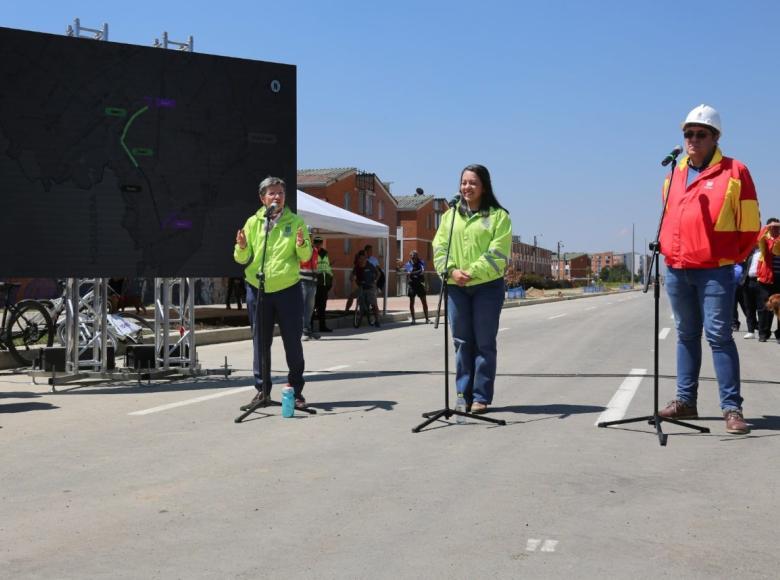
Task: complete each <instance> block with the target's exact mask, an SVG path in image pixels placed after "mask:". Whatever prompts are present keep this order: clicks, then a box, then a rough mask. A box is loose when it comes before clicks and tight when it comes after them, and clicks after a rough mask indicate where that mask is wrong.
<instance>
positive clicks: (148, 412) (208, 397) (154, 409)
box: [128, 365, 349, 416]
mask: <svg viewBox="0 0 780 580" xmlns="http://www.w3.org/2000/svg"><path fill="white" fill-rule="evenodd" d="M348 367H349V365H336V366H334V367H329V368H327V369H322V370H321V371H311V372H308V373H304V375H305V376H307V377H311V376H316V375H320V374H322V373H324V372H325V373H327V372H332V371H338V370H341V369H346V368H348ZM273 382H274V383H277V382H280V383H283V382H286V379H285V378H283V377H281V378H279V379H278V380H276V381H273ZM252 389H254V387H253V386H250V387H236V388H235V389H228V390H227V391H220V392H219V393H212V394H211V395H203V396H202V397H195V398H194V399H185V400H184V401H178V402H176V403H168V404H167V405H159V406H158V407H152V408H151V409H143V410H141V411H133V412H132V413H128V415H135V416H138V415H151V414H152V413H159V412H161V411H168V410H170V409H176V408H178V407H184V406H185V405H194V404H195V403H202V402H204V401H210V400H211V399H219V398H220V397H227V396H228V395H235V394H236V393H243V392H244V391H250V390H252Z"/></svg>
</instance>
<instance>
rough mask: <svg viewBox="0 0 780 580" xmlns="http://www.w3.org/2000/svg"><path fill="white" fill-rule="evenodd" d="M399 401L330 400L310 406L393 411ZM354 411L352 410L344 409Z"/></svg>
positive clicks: (310, 404) (327, 409) (326, 409)
mask: <svg viewBox="0 0 780 580" xmlns="http://www.w3.org/2000/svg"><path fill="white" fill-rule="evenodd" d="M397 404H398V401H329V402H320V401H317V402H314V403H312V402H310V403H309V407H314V408H315V409H322V410H323V411H333V410H334V409H354V410H355V411H362V412H367V411H373V410H375V409H381V410H383V411H392V410H393V407H395V406H396V405H397ZM342 412H352V411H342Z"/></svg>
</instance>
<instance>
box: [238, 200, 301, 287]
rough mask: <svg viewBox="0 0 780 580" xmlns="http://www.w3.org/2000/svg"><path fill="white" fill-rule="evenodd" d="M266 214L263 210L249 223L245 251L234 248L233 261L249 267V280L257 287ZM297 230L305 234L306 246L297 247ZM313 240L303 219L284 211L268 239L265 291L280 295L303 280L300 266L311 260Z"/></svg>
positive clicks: (246, 229) (246, 273) (246, 231)
mask: <svg viewBox="0 0 780 580" xmlns="http://www.w3.org/2000/svg"><path fill="white" fill-rule="evenodd" d="M265 212H266V208H265V207H261V208H260V209H259V210H257V213H255V215H253V216H251V217H250V218H249V219H248V220H246V224H244V234H245V235H246V248H244V249H243V250H242V249H241V248H240V247H239V246H238V244H236V245H235V246H234V247H233V259H234V260H235V261H236V262H238V263H239V264H243V265H245V266H246V268H244V276H245V277H246V281H247V282H249V283H250V284H251V285H252V286H254V287H255V288H257V287H258V280H257V272H258V271H259V270H260V264H261V262H262V260H263V240H264V239H265ZM298 230H301V231H302V232H303V240H304V243H303V245H302V246H299V245H298V244H297V237H298ZM311 252H312V247H311V239H310V238H309V232H308V231H307V229H306V224H305V223H304V221H303V218H301V217H299V216H297V215H296V214H294V213H293V212H292V211H290V208H288V207H286V206H285V208H284V210H283V212H282V215H281V216H279V220H278V221H277V222H276V224H275V225H274V227H273V228H271V231H270V232H269V237H268V257H267V258H266V260H265V291H266V292H269V293H270V292H279V291H280V290H284V289H285V288H289V287H290V286H292V285H293V284H296V283H297V282H298V280H300V263H301V262H302V261H305V260H308V259H309V258H311Z"/></svg>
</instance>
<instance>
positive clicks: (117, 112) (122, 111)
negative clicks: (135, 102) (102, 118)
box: [106, 107, 127, 117]
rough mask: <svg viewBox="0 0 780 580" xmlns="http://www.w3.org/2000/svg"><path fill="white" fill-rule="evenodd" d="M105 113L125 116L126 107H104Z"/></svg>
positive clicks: (111, 115)
mask: <svg viewBox="0 0 780 580" xmlns="http://www.w3.org/2000/svg"><path fill="white" fill-rule="evenodd" d="M106 115H108V116H109V117H127V109H120V108H119V107H106Z"/></svg>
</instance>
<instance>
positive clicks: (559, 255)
mask: <svg viewBox="0 0 780 580" xmlns="http://www.w3.org/2000/svg"><path fill="white" fill-rule="evenodd" d="M562 247H563V242H562V241H561V240H558V281H559V282H560V280H561V248H562Z"/></svg>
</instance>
